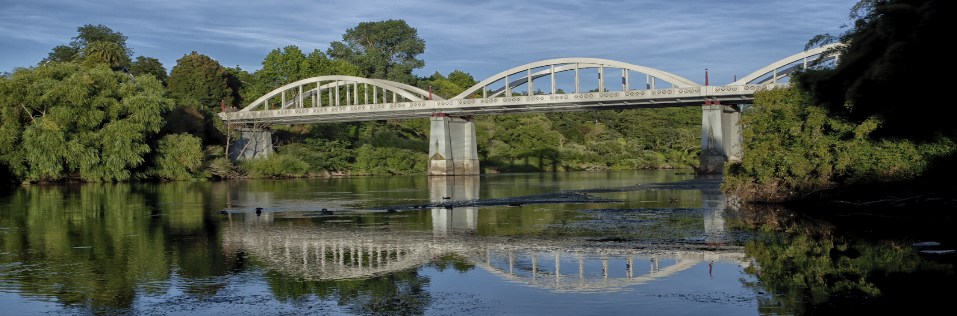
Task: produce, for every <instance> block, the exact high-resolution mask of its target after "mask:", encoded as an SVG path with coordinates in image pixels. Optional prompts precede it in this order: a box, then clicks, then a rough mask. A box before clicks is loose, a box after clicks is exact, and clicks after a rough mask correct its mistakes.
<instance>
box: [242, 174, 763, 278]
mask: <svg viewBox="0 0 957 316" xmlns="http://www.w3.org/2000/svg"><path fill="white" fill-rule="evenodd" d="M480 183H481V180H480V177H478V176H472V177H461V176H460V177H430V178H429V183H428V189H429V201H430V202H432V205H455V204H456V203H448V202H456V201H462V202H468V201H475V200H477V199H479V198H480V189H479V188H480V187H481V186H480ZM703 196H704V199H703V200H702V203H703V205H702V207H703V208H704V209H705V212H703V214H704V215H703V216H704V218H703V220H702V221H701V223H703V231H704V235H705V236H706V237H705V239H706V241H707V242H708V243H716V244H720V243H722V242H723V240H724V239H723V238H725V236H724V231H725V227H724V218H723V216H724V213H723V212H724V198H723V196H722V195H721V193H720V192H719V191H717V190H705V191H704V192H703ZM458 205H468V203H461V204H458ZM428 212H429V213H428V214H430V220H431V223H432V224H431V228H432V229H431V234H429V233H427V232H425V231H418V230H404V229H389V228H384V227H377V226H365V227H356V226H351V225H346V226H343V225H336V224H342V222H343V220H332V221H330V220H324V221H319V222H310V223H302V222H300V223H298V224H297V225H263V224H262V223H264V222H270V221H271V219H265V218H263V217H259V216H252V215H250V214H236V215H238V216H230V217H229V218H230V219H229V225H227V226H226V227H225V228H224V232H223V244H224V249H225V250H226V252H227V253H237V252H242V253H246V254H249V255H251V256H252V257H255V258H256V259H257V260H259V261H261V262H263V263H264V264H265V266H267V267H269V268H270V269H272V270H275V271H279V272H281V273H282V274H284V275H288V276H291V277H295V278H302V279H305V280H312V281H329V280H346V279H363V278H373V277H377V276H383V275H389V274H392V273H397V272H400V271H408V270H415V269H416V268H417V267H421V266H426V265H429V264H434V263H437V262H439V261H441V260H443V259H442V258H456V260H454V261H456V262H457V264H458V265H459V266H467V267H469V268H468V269H471V267H479V268H482V269H484V270H486V271H488V272H490V273H492V274H493V275H496V276H498V277H500V278H502V279H504V280H507V281H511V282H516V283H521V284H525V285H528V286H533V287H539V288H546V289H549V290H553V291H557V292H590V291H619V290H623V289H627V288H629V287H630V286H634V285H638V284H644V283H648V282H652V281H655V280H658V279H663V278H667V277H669V276H671V275H673V274H675V273H678V272H681V271H684V270H687V269H690V268H691V267H694V266H696V265H698V264H700V263H702V262H712V263H713V262H714V261H725V262H737V263H738V264H739V265H741V266H747V265H748V264H749V262H748V261H746V260H745V259H744V253H743V252H741V251H733V250H732V251H721V252H718V251H714V250H713V249H704V250H688V249H680V250H679V249H666V248H657V249H654V250H642V249H628V248H625V247H621V246H614V245H609V246H608V247H602V246H594V245H592V246H589V247H582V246H580V245H576V244H574V243H570V242H563V241H561V240H554V239H536V238H529V237H526V238H523V240H522V241H521V242H518V243H516V242H514V241H511V240H501V239H500V238H498V237H496V236H482V235H477V234H476V231H477V227H478V224H479V221H480V218H481V217H480V213H482V212H486V210H485V209H479V208H478V207H476V206H460V207H454V208H453V207H444V206H439V207H431V209H429V210H428ZM345 222H348V220H345ZM640 262H647V263H648V268H647V269H640V268H637V266H638V264H639V263H640ZM466 270H467V269H466Z"/></svg>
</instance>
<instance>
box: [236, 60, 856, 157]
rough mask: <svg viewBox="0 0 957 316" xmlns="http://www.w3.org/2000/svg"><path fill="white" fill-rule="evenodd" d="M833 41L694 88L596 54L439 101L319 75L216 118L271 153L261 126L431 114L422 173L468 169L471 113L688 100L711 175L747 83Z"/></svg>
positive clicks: (738, 153)
mask: <svg viewBox="0 0 957 316" xmlns="http://www.w3.org/2000/svg"><path fill="white" fill-rule="evenodd" d="M836 45H839V44H833V45H829V46H823V47H819V48H815V49H810V50H807V51H803V52H800V53H797V54H794V55H791V56H788V57H786V58H784V59H781V60H779V61H777V62H774V63H772V64H770V65H768V66H766V67H764V68H761V69H759V70H757V71H755V72H753V73H751V74H749V75H747V76H745V77H743V78H741V79H740V80H737V81H735V82H733V83H731V84H728V85H723V86H713V85H710V84H709V82H708V79H707V75H706V77H705V84H704V85H703V86H702V85H699V84H697V83H695V82H693V81H691V80H688V79H686V78H683V77H681V76H678V75H675V74H672V73H669V72H665V71H662V70H658V69H655V68H650V67H645V66H640V65H634V64H629V63H624V62H619V61H614V60H607V59H597V58H558V59H549V60H542V61H538V62H533V63H529V64H525V65H521V66H518V67H514V68H511V69H508V70H505V71H502V72H500V73H498V74H496V75H493V76H491V77H489V78H488V79H485V80H482V81H481V82H479V83H478V84H476V85H475V86H472V87H471V88H469V89H467V90H466V91H464V92H462V93H461V94H459V95H457V96H455V97H452V98H451V99H448V100H445V99H442V98H440V97H438V96H435V95H432V93H431V92H430V91H426V90H423V89H421V88H418V87H414V86H410V85H407V84H403V83H398V82H393V81H388V80H382V79H367V78H359V77H352V76H338V75H332V76H319V77H313V78H308V79H303V80H299V81H296V82H293V83H290V84H287V85H284V86H282V87H279V88H277V89H275V90H273V91H272V92H270V93H268V94H266V95H264V96H262V97H260V98H259V99H257V100H255V101H253V102H252V103H250V104H249V105H248V106H246V107H245V108H243V109H241V110H239V111H234V112H224V113H220V118H221V119H223V120H224V121H226V123H227V124H229V125H240V126H243V128H240V131H241V132H242V137H241V139H240V140H239V141H238V142H236V143H234V144H232V146H231V147H232V149H231V151H232V156H233V157H234V158H253V157H258V156H263V155H268V154H269V153H270V152H271V151H272V147H271V146H272V145H271V136H270V135H271V134H270V132H269V129H268V127H269V126H270V125H277V124H311V123H331V122H357V121H371V120H387V119H405V118H419V117H431V130H430V139H429V144H430V146H429V160H430V161H429V175H475V174H479V170H480V169H479V159H478V150H477V144H476V138H475V124H474V122H473V121H472V116H473V115H489V114H503V113H529V112H536V113H541V112H570V111H591V110H610V109H633V108H655V107H678V106H697V107H701V110H702V118H701V156H700V158H701V165H700V168H699V171H700V172H703V173H720V172H721V170H722V169H723V165H724V163H725V162H727V161H736V160H740V159H741V157H742V155H743V152H742V149H741V132H740V126H738V119H739V118H740V111H741V105H743V104H749V103H751V102H752V101H753V99H754V93H755V92H757V91H760V90H764V89H770V88H775V87H780V86H786V85H787V84H788V79H789V77H790V75H791V74H792V73H793V72H795V71H797V70H801V69H806V68H807V67H809V65H810V64H811V62H813V61H814V60H815V58H817V57H823V58H822V59H823V60H824V61H825V62H833V61H836V60H837V56H836V55H835V54H833V51H834V50H833V48H834V47H836ZM587 73H592V75H587ZM642 76H643V77H644V78H643V79H644V80H641V79H642ZM635 79H638V82H635ZM641 81H643V82H641ZM663 86H667V87H663ZM566 88H567V90H566Z"/></svg>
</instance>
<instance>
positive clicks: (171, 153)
mask: <svg viewBox="0 0 957 316" xmlns="http://www.w3.org/2000/svg"><path fill="white" fill-rule="evenodd" d="M200 143H201V141H200V139H199V138H196V137H194V136H192V135H189V134H171V135H166V136H164V137H163V138H162V139H160V141H159V144H158V146H157V148H156V158H155V160H154V161H153V167H152V169H151V170H150V171H149V174H150V175H151V176H154V177H157V178H160V179H165V180H187V179H190V178H193V175H194V174H196V173H197V172H198V171H199V170H200V167H201V166H202V164H203V150H202V145H201V144H200Z"/></svg>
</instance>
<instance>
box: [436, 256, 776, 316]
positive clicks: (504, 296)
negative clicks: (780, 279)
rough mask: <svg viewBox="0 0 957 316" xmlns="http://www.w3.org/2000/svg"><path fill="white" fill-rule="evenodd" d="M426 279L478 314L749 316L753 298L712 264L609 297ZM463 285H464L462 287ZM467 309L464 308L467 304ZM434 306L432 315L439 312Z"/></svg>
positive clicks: (479, 275)
mask: <svg viewBox="0 0 957 316" xmlns="http://www.w3.org/2000/svg"><path fill="white" fill-rule="evenodd" d="M422 273H423V274H424V275H426V276H428V277H430V278H431V280H432V281H431V283H430V287H429V290H430V291H431V292H433V293H450V294H454V295H448V296H461V297H465V298H466V299H462V300H465V302H464V303H466V304H468V303H469V301H468V298H472V300H473V304H479V305H481V308H480V309H479V311H480V313H481V314H495V315H502V314H515V315H637V314H640V315H673V314H676V313H680V314H682V315H751V314H756V312H757V299H756V298H755V297H754V294H753V292H751V291H750V290H749V289H747V288H745V287H744V285H743V284H742V282H741V281H740V280H739V278H741V277H744V276H743V275H742V272H741V267H740V266H738V265H737V264H736V263H733V262H723V261H717V262H715V264H714V270H713V275H714V277H713V278H710V277H709V276H708V263H707V262H702V263H699V264H697V265H695V266H694V267H692V268H691V269H688V270H685V271H682V272H680V273H677V274H674V275H672V276H671V277H669V278H667V279H665V280H659V281H657V282H654V283H650V284H643V285H637V286H633V287H631V288H630V289H629V290H628V291H621V292H611V293H554V292H550V291H547V290H544V289H541V288H535V287H527V286H521V285H517V284H511V283H507V282H506V281H503V280H502V279H500V278H497V277H496V276H495V275H493V274H491V273H489V272H488V271H485V270H482V269H473V270H471V271H469V272H468V273H457V272H454V271H453V272H451V273H450V272H449V271H448V270H446V271H444V272H439V271H437V270H435V269H431V268H427V269H423V270H422ZM463 284H467V285H468V286H462V285H463ZM466 306H467V305H466ZM442 307H444V306H442V305H441V304H434V306H432V309H433V310H437V309H439V308H442Z"/></svg>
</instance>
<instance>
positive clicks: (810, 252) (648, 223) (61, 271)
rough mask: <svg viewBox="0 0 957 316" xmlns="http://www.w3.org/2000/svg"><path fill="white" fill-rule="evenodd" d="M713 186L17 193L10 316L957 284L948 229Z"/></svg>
mask: <svg viewBox="0 0 957 316" xmlns="http://www.w3.org/2000/svg"><path fill="white" fill-rule="evenodd" d="M719 182H720V178H696V176H695V175H694V174H693V173H690V172H682V171H627V172H574V173H533V174H495V175H483V176H480V177H455V178H444V177H432V178H430V177H426V176H408V177H406V176H402V177H398V176H396V177H359V178H345V179H296V180H249V181H230V182H174V183H163V184H95V185H72V186H30V187H21V188H16V189H14V190H13V191H12V192H9V193H7V194H5V195H3V196H0V306H2V307H0V308H2V309H0V314H2V315H35V314H51V313H52V314H135V315H222V314H233V315H279V314H281V315H303V314H315V315H340V314H343V315H345V314H390V315H410V314H411V315H415V314H425V315H464V314H477V315H504V314H516V315H531V314H542V315H609V314H619V315H622V314H623V315H758V314H761V315H798V314H824V313H834V312H850V311H858V312H859V311H878V312H879V311H885V312H886V311H889V310H891V309H895V308H902V307H901V306H907V310H909V311H920V310H923V309H927V310H930V309H932V308H937V307H940V306H943V305H944V304H943V303H942V302H946V301H947V299H948V297H949V296H952V294H953V291H952V290H947V288H952V287H953V286H954V285H955V284H957V283H954V281H955V280H954V266H953V263H954V255H953V254H952V253H951V252H949V250H950V249H953V245H952V239H951V238H948V236H950V235H951V234H950V233H949V230H947V228H948V227H953V226H950V223H941V222H940V221H939V220H938V221H936V222H935V223H934V225H930V226H922V225H924V224H923V223H920V222H908V223H903V222H902V219H894V218H892V219H884V218H878V219H875V218H870V217H868V216H867V215H866V214H864V215H862V217H860V219H859V220H858V219H856V218H855V219H853V220H851V221H848V220H843V221H840V225H843V226H838V225H835V224H834V223H832V222H826V221H821V220H818V219H810V218H805V217H803V216H801V215H796V214H795V213H793V212H791V211H789V210H782V209H779V208H760V209H759V208H745V209H741V208H733V209H732V208H729V207H727V206H726V202H725V201H726V199H725V197H724V196H723V195H721V193H720V192H719V191H718V190H717V185H718V183H719ZM257 208H262V209H261V212H260V214H257V213H256V209H257ZM889 223H890V224H889ZM896 225H902V226H896ZM923 228H926V229H923ZM935 288H938V289H941V290H934V289H935Z"/></svg>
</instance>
